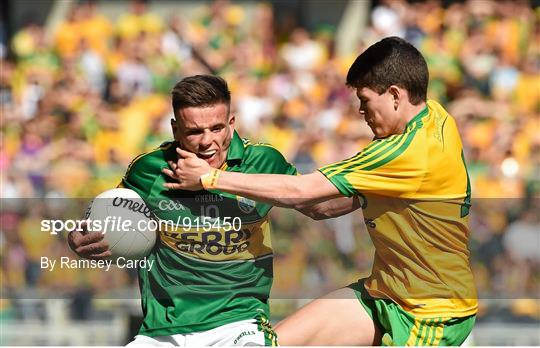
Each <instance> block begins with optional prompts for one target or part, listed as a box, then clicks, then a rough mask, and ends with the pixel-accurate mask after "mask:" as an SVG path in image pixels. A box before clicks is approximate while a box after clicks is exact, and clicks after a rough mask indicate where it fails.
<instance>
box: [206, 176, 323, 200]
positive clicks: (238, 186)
mask: <svg viewBox="0 0 540 348" xmlns="http://www.w3.org/2000/svg"><path fill="white" fill-rule="evenodd" d="M212 188H214V189H217V190H220V191H225V192H229V193H232V194H236V195H239V196H242V197H246V198H250V199H253V200H256V201H262V202H266V203H270V204H272V205H275V206H279V207H286V208H296V207H298V206H305V205H308V204H315V203H317V202H318V200H317V198H316V197H313V196H312V195H310V194H309V192H306V190H304V189H303V185H302V176H293V175H276V174H272V175H270V174H243V173H234V172H225V171H221V172H220V173H219V178H218V180H216V182H215V183H214V185H213V187H212Z"/></svg>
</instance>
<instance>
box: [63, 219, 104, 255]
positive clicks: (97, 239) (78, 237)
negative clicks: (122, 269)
mask: <svg viewBox="0 0 540 348" xmlns="http://www.w3.org/2000/svg"><path fill="white" fill-rule="evenodd" d="M81 227H82V228H83V230H84V231H82V232H81V231H77V230H73V231H71V232H70V233H69V234H68V244H69V247H70V248H71V250H73V252H74V253H75V254H77V255H79V256H80V257H83V258H85V259H93V260H101V259H104V258H106V257H108V256H111V251H110V250H109V245H108V243H107V242H106V241H104V240H103V233H101V232H89V233H87V232H86V224H85V223H83V224H82V226H81Z"/></svg>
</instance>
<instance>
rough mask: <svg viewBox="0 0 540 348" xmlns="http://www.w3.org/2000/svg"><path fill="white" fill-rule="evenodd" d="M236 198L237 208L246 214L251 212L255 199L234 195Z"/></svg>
mask: <svg viewBox="0 0 540 348" xmlns="http://www.w3.org/2000/svg"><path fill="white" fill-rule="evenodd" d="M236 199H237V200H238V208H240V210H241V211H243V212H244V213H246V214H249V213H251V212H252V211H253V210H254V209H255V206H256V205H257V203H256V202H255V201H252V200H251V199H247V198H245V197H240V196H236Z"/></svg>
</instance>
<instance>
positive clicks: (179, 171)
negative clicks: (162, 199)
mask: <svg viewBox="0 0 540 348" xmlns="http://www.w3.org/2000/svg"><path fill="white" fill-rule="evenodd" d="M176 152H177V153H178V161H177V162H176V163H174V162H172V161H169V166H170V167H171V168H170V169H169V168H164V169H163V173H164V174H165V175H167V176H168V177H170V178H171V179H174V180H175V181H176V182H174V183H165V184H164V185H165V187H167V188H168V189H173V190H189V191H198V190H202V188H203V187H202V184H201V180H200V177H201V175H203V174H206V173H208V172H209V171H210V169H211V167H210V165H209V164H208V163H207V162H206V161H205V160H203V159H201V158H199V157H197V155H195V154H194V153H191V152H188V151H184V150H182V149H180V148H176Z"/></svg>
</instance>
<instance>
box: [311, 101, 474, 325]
mask: <svg viewBox="0 0 540 348" xmlns="http://www.w3.org/2000/svg"><path fill="white" fill-rule="evenodd" d="M319 170H320V172H321V173H322V174H324V175H325V176H326V177H327V178H328V179H329V180H330V181H331V182H332V183H333V184H334V185H335V186H336V187H337V188H338V190H339V191H340V192H341V193H342V194H343V195H345V196H353V195H359V196H361V197H362V198H363V201H364V202H363V203H364V205H363V214H364V219H365V222H366V226H367V227H368V231H369V234H370V236H371V239H372V240H373V244H374V246H375V260H374V264H373V270H372V274H371V276H370V277H369V278H368V279H367V280H366V282H365V286H366V289H367V290H368V292H369V294H370V295H371V296H373V297H376V298H386V299H391V300H393V301H394V302H396V303H398V304H400V305H401V306H402V307H403V308H404V309H405V310H407V311H409V312H411V313H413V314H414V315H415V316H419V317H437V316H451V317H464V316H468V315H471V314H474V313H476V311H477V306H478V305H477V299H476V289H475V286H474V281H473V276H472V272H471V268H470V264H469V250H468V245H467V244H468V239H469V228H468V214H469V206H470V184H469V178H468V174H467V169H466V166H465V162H464V158H463V153H462V144H461V139H460V136H459V133H458V130H457V127H456V123H455V121H454V119H453V118H452V117H451V116H450V115H449V114H448V113H447V112H446V111H445V110H444V109H443V108H442V107H441V105H439V104H438V103H436V102H434V101H428V102H427V107H426V108H425V109H424V110H423V111H422V112H420V113H419V114H418V115H416V116H415V117H414V118H413V119H412V120H411V121H410V122H409V123H408V125H407V127H406V130H405V132H404V133H403V134H398V135H392V136H389V137H387V138H384V139H376V140H374V141H372V142H371V143H370V144H369V145H368V146H367V147H366V148H365V149H364V150H363V151H361V152H360V153H358V154H357V155H355V156H354V157H352V158H350V159H347V160H344V161H341V162H338V163H335V164H331V165H328V166H325V167H322V168H320V169H319Z"/></svg>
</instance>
